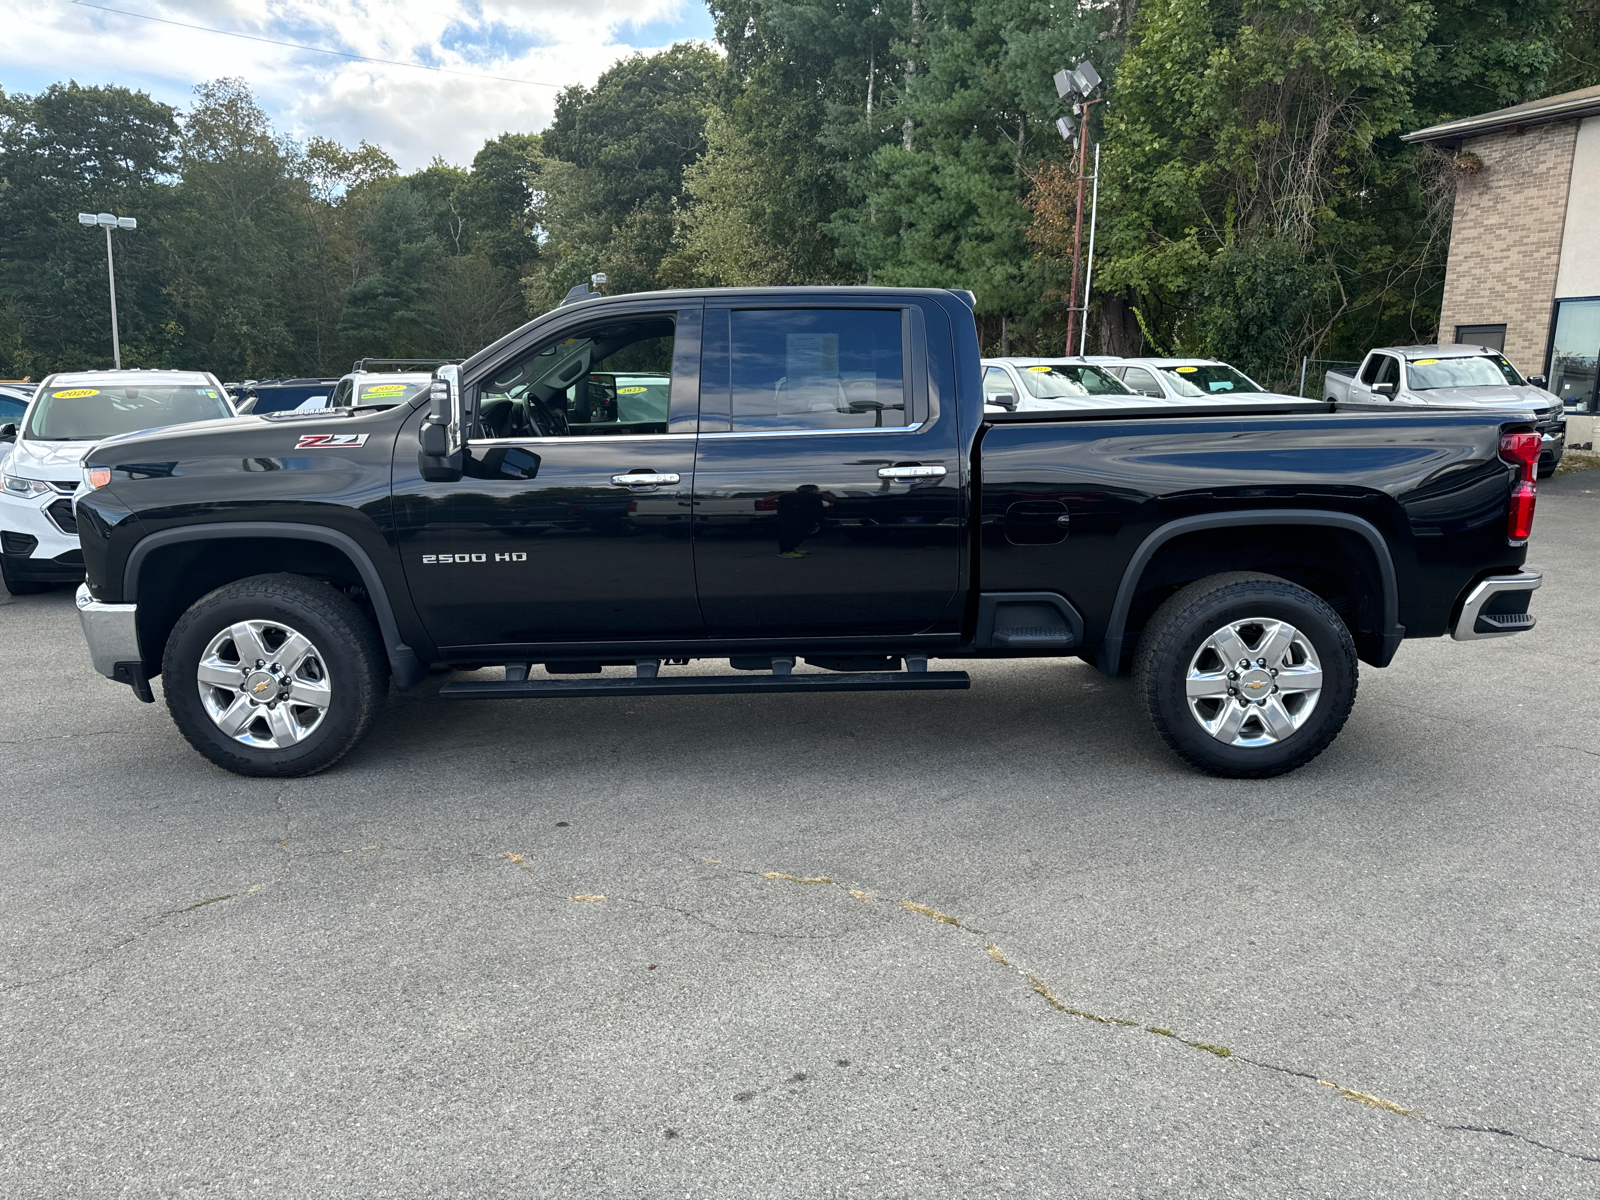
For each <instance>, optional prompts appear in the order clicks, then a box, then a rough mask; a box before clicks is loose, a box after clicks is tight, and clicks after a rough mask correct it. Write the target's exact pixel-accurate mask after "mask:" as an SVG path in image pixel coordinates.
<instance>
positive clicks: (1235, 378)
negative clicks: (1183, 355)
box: [1161, 363, 1267, 396]
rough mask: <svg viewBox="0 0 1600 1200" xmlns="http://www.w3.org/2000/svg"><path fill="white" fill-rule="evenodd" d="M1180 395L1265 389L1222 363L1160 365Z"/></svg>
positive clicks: (1217, 394)
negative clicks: (1181, 365) (1188, 365)
mask: <svg viewBox="0 0 1600 1200" xmlns="http://www.w3.org/2000/svg"><path fill="white" fill-rule="evenodd" d="M1161 371H1162V374H1164V375H1165V376H1166V377H1167V378H1168V379H1170V380H1171V381H1172V390H1173V391H1175V392H1177V393H1178V395H1180V396H1228V395H1232V394H1234V393H1236V392H1264V391H1266V390H1267V389H1266V388H1264V387H1262V386H1261V385H1260V384H1258V383H1257V382H1256V381H1255V380H1253V379H1251V378H1250V377H1249V376H1247V375H1241V374H1240V373H1239V372H1238V371H1235V370H1234V369H1233V368H1232V367H1229V366H1225V365H1224V364H1222V363H1210V364H1201V365H1199V366H1193V367H1162V368H1161Z"/></svg>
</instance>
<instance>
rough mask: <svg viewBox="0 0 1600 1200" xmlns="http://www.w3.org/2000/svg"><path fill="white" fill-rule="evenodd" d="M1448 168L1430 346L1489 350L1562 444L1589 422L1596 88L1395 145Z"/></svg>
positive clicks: (1596, 285) (1596, 287) (1597, 400)
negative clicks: (1445, 237)
mask: <svg viewBox="0 0 1600 1200" xmlns="http://www.w3.org/2000/svg"><path fill="white" fill-rule="evenodd" d="M1405 140H1406V141H1408V142H1420V143H1427V144H1430V145H1433V146H1437V147H1439V148H1440V149H1441V150H1444V151H1445V152H1447V153H1449V154H1451V155H1453V156H1454V159H1455V167H1456V172H1457V179H1458V183H1457V187H1456V201H1455V220H1454V223H1453V225H1452V228H1451V234H1450V259H1449V264H1448V267H1447V269H1446V273H1445V284H1444V306H1443V309H1442V310H1441V312H1440V314H1439V340H1440V341H1441V342H1452V341H1454V342H1475V343H1480V344H1483V345H1489V346H1495V347H1497V348H1498V349H1500V350H1502V351H1504V353H1505V355H1506V357H1507V358H1509V359H1510V360H1511V361H1512V362H1513V363H1515V364H1516V365H1517V367H1518V368H1519V369H1520V370H1521V371H1522V372H1523V373H1524V374H1531V375H1537V374H1541V373H1542V374H1544V375H1546V376H1548V378H1549V381H1550V385H1549V386H1550V390H1551V391H1552V392H1554V393H1555V394H1556V395H1558V396H1560V397H1561V398H1562V399H1563V400H1565V401H1566V402H1567V410H1568V413H1569V414H1570V415H1569V418H1568V419H1569V432H1568V440H1569V442H1571V443H1579V444H1581V443H1585V442H1592V441H1593V432H1594V424H1595V417H1594V416H1593V414H1596V413H1600V394H1597V391H1596V385H1597V370H1596V367H1597V364H1600V87H1591V88H1583V89H1581V90H1580V91H1576V92H1567V93H1566V94H1565V95H1561V96H1551V97H1549V98H1547V99H1544V100H1534V101H1531V102H1529V103H1527V104H1518V105H1515V106H1514V107H1512V108H1503V109H1501V110H1499V111H1498V112H1491V113H1484V114H1482V115H1481V116H1476V117H1466V118H1463V119H1462V120H1459V121H1449V122H1446V123H1445V124H1443V125H1434V126H1432V127H1430V128H1428V129H1419V130H1417V131H1416V132H1415V133H1408V134H1406V135H1405Z"/></svg>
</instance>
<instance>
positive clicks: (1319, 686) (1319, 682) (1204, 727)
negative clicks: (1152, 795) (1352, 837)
mask: <svg viewBox="0 0 1600 1200" xmlns="http://www.w3.org/2000/svg"><path fill="white" fill-rule="evenodd" d="M1356 683H1357V666H1356V648H1355V643H1354V642H1353V641H1352V640H1351V637H1350V631H1349V630H1348V629H1346V628H1345V624H1344V622H1343V621H1342V620H1340V619H1339V614H1338V613H1336V612H1334V611H1333V609H1332V608H1330V607H1329V606H1328V604H1327V603H1326V602H1325V601H1324V600H1322V599H1321V598H1320V597H1318V596H1316V595H1313V594H1312V593H1311V592H1308V591H1307V590H1306V589H1305V588H1302V587H1297V586H1295V585H1294V584H1292V583H1290V582H1288V581H1287V580H1284V579H1279V578H1278V577H1276V576H1274V575H1258V574H1254V573H1249V572H1242V571H1237V572H1229V573H1227V574H1223V575H1213V576H1211V577H1210V578H1208V579H1201V580H1199V581H1197V582H1195V583H1191V584H1189V585H1188V586H1187V587H1185V588H1183V589H1181V590H1180V591H1178V592H1177V593H1175V594H1174V595H1172V596H1171V597H1169V598H1168V599H1167V601H1166V603H1164V604H1163V605H1162V606H1161V607H1160V608H1158V609H1157V610H1156V612H1155V615H1154V616H1152V617H1151V618H1150V622H1149V624H1148V625H1147V626H1146V627H1145V631H1144V634H1143V636H1142V637H1141V638H1140V640H1139V650H1138V655H1137V657H1136V659H1135V662H1134V686H1135V687H1136V688H1137V689H1138V692H1139V694H1140V695H1141V696H1142V697H1143V698H1144V702H1145V706H1146V708H1147V709H1148V710H1149V712H1150V719H1151V721H1152V722H1153V723H1154V724H1155V727H1156V731H1157V732H1158V733H1160V734H1161V736H1162V738H1163V739H1164V740H1165V741H1166V743H1167V745H1168V746H1170V747H1172V749H1173V750H1174V751H1175V752H1176V753H1177V754H1178V755H1179V756H1180V757H1182V758H1183V759H1185V760H1186V761H1188V762H1189V763H1190V764H1192V765H1193V766H1196V767H1199V768H1200V769H1201V770H1202V771H1207V772H1209V773H1211V774H1213V775H1225V776H1230V777H1232V778H1236V779H1262V778H1266V777H1269V776H1272V775H1282V774H1283V773H1284V772H1286V771H1292V770H1294V769H1295V768H1296V767H1301V766H1304V765H1305V764H1306V763H1308V762H1310V761H1311V760H1312V759H1313V758H1315V757H1316V756H1317V755H1319V754H1321V753H1322V752H1323V751H1324V750H1325V749H1327V748H1328V745H1329V744H1330V743H1331V742H1332V741H1333V739H1334V738H1335V737H1337V736H1338V734H1339V730H1341V729H1342V728H1344V723H1345V720H1346V719H1347V718H1348V717H1349V716H1350V708H1351V706H1352V705H1353V704H1354V703H1355V697H1356Z"/></svg>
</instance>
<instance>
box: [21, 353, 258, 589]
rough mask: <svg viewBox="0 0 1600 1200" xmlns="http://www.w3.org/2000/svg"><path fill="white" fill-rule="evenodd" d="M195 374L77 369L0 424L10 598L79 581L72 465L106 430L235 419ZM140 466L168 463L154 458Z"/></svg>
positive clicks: (213, 384) (43, 387)
mask: <svg viewBox="0 0 1600 1200" xmlns="http://www.w3.org/2000/svg"><path fill="white" fill-rule="evenodd" d="M233 415H234V414H233V408H232V406H230V405H229V403H228V401H227V399H226V398H225V397H224V395H223V391H222V385H221V384H220V383H218V382H217V381H216V379H215V377H213V376H211V375H209V374H205V373H203V372H199V371H80V372H73V373H71V374H57V375H51V376H49V377H47V378H46V379H45V380H44V382H43V383H41V384H40V385H39V390H38V392H37V393H35V395H34V397H33V399H32V400H31V401H30V402H29V404H28V406H27V408H26V410H25V411H24V413H23V418H22V420H21V421H17V422H13V423H6V424H4V425H0V444H3V445H5V447H6V448H7V449H9V451H10V453H9V454H7V455H6V456H5V459H4V461H3V464H0V578H3V580H4V584H5V587H6V590H7V591H9V592H10V593H11V594H12V595H25V594H28V593H31V592H39V591H43V590H44V589H45V588H46V587H48V586H49V585H50V584H52V583H77V582H79V581H81V580H82V579H83V555H82V554H81V553H80V551H79V548H78V524H77V518H76V514H75V513H74V511H73V507H72V495H73V493H74V492H75V491H77V488H78V482H79V477H80V471H79V463H80V462H81V461H82V459H83V456H84V454H86V453H87V452H88V450H89V448H90V447H91V446H93V445H94V444H95V443H96V442H99V441H102V440H104V439H105V438H107V437H110V436H113V435H116V434H123V433H134V432H137V431H141V430H146V429H152V428H157V427H163V426H169V425H179V424H183V423H186V422H189V421H207V420H211V419H214V418H219V417H231V416H233ZM138 469H139V470H140V471H143V472H145V473H159V472H161V471H163V470H167V469H169V467H168V466H165V465H163V464H160V463H154V462H152V463H146V464H144V465H142V466H140V467H139V468H138Z"/></svg>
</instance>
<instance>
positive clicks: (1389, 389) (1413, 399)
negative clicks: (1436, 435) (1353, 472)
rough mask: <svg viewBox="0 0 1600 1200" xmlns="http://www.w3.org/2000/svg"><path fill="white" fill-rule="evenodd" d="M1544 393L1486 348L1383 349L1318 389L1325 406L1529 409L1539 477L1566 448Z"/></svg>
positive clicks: (1552, 401) (1555, 408)
mask: <svg viewBox="0 0 1600 1200" xmlns="http://www.w3.org/2000/svg"><path fill="white" fill-rule="evenodd" d="M1544 389H1545V378H1544V376H1542V375H1530V376H1528V377H1527V378H1524V377H1523V376H1522V375H1521V374H1520V373H1518V371H1517V369H1516V368H1515V367H1514V366H1512V365H1511V362H1510V360H1508V359H1507V358H1506V356H1505V355H1503V354H1501V353H1500V352H1499V351H1498V350H1495V349H1493V348H1491V347H1489V346H1383V347H1381V348H1379V349H1377V350H1371V351H1368V353H1367V357H1366V358H1365V359H1364V360H1363V361H1362V363H1361V366H1360V368H1359V369H1357V370H1355V371H1329V372H1328V374H1327V376H1326V378H1325V380H1324V382H1323V385H1322V390H1323V395H1324V398H1325V399H1327V400H1328V402H1329V403H1351V402H1354V403H1364V402H1371V403H1375V404H1378V403H1390V404H1423V405H1430V406H1433V407H1438V408H1468V407H1471V408H1508V409H1517V408H1526V409H1531V410H1532V414H1533V415H1532V417H1531V419H1532V420H1533V422H1534V426H1535V428H1537V429H1538V431H1539V438H1540V454H1539V474H1540V475H1541V476H1543V475H1549V474H1550V473H1551V472H1553V471H1554V470H1555V469H1556V465H1557V464H1558V463H1560V461H1561V455H1562V452H1563V451H1564V450H1565V449H1566V443H1567V421H1566V417H1565V416H1564V415H1563V413H1564V410H1563V409H1562V407H1561V401H1560V400H1558V399H1557V398H1556V397H1555V396H1553V395H1551V394H1550V393H1549V392H1547V391H1545V390H1544Z"/></svg>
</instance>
